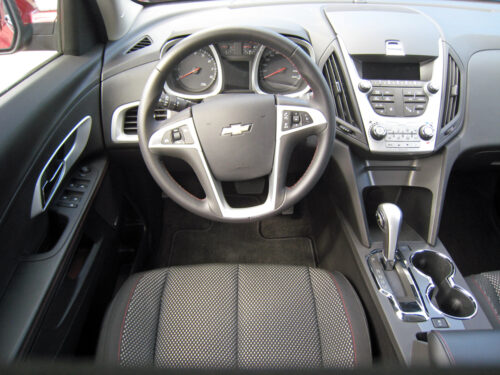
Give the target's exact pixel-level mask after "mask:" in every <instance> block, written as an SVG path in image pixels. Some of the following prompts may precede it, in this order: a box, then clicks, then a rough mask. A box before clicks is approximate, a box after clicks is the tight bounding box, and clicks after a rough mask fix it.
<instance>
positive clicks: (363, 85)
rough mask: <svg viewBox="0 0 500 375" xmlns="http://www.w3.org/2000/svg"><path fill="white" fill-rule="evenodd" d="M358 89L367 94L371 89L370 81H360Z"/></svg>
mask: <svg viewBox="0 0 500 375" xmlns="http://www.w3.org/2000/svg"><path fill="white" fill-rule="evenodd" d="M358 89H359V91H361V92H365V93H366V92H369V91H370V90H371V89H372V83H371V82H370V81H367V80H366V79H364V80H362V81H361V82H359V84H358Z"/></svg>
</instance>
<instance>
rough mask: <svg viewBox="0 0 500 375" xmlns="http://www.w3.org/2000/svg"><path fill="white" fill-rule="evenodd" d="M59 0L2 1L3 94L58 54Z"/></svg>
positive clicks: (0, 70)
mask: <svg viewBox="0 0 500 375" xmlns="http://www.w3.org/2000/svg"><path fill="white" fill-rule="evenodd" d="M57 18H58V14H57V0H0V95H1V94H3V93H4V92H5V91H7V90H8V89H9V88H10V87H12V86H13V85H15V84H16V83H18V82H19V81H21V80H22V79H24V78H25V77H26V76H28V75H29V74H31V73H32V72H33V71H35V70H36V69H38V68H39V67H40V66H42V65H44V64H45V63H46V62H47V61H50V60H51V59H52V58H54V57H55V56H57V55H58V53H59V52H58V43H59V41H58V32H57Z"/></svg>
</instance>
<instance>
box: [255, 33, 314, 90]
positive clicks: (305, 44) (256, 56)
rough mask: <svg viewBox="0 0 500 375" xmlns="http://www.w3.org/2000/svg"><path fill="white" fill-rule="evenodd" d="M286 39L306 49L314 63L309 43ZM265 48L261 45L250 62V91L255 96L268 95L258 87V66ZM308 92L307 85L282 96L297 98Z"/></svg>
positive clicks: (312, 50) (311, 47)
mask: <svg viewBox="0 0 500 375" xmlns="http://www.w3.org/2000/svg"><path fill="white" fill-rule="evenodd" d="M288 39H290V40H291V41H293V42H294V43H296V44H298V45H300V46H303V47H306V48H307V51H308V53H309V56H310V57H311V59H312V60H313V61H316V57H315V54H314V48H313V46H312V45H311V44H310V43H308V42H306V41H305V40H303V39H299V38H293V37H289V38H288ZM266 48H267V47H266V46H264V45H261V46H260V47H259V50H258V51H257V53H256V54H255V58H254V59H253V61H252V68H251V72H250V76H251V79H250V90H252V91H254V92H256V93H257V94H269V93H268V92H265V91H263V90H262V89H261V88H260V86H259V65H260V60H261V58H262V54H263V53H264V51H265V49H266ZM309 91H311V88H310V87H309V86H308V85H306V87H305V88H304V89H302V90H300V91H297V92H292V93H289V94H284V95H283V96H288V97H290V98H298V97H301V96H303V95H305V94H307V93H308V92H309Z"/></svg>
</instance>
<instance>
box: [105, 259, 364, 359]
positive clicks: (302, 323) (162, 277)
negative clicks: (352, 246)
mask: <svg viewBox="0 0 500 375" xmlns="http://www.w3.org/2000/svg"><path fill="white" fill-rule="evenodd" d="M97 358H98V360H99V361H105V362H106V363H114V364H119V365H123V366H156V367H164V368H212V369H213V368H226V369H252V368H253V369H255V368H268V369H269V368H311V367H312V368H335V367H354V366H360V365H363V366H367V365H369V364H370V363H371V348H370V340H369V335H368V328H367V323H366V318H365V314H364V312H363V308H362V306H361V303H360V301H359V298H358V296H357V295H356V293H355V291H354V289H353V288H352V286H351V285H350V284H349V282H348V281H347V279H346V278H345V277H344V276H343V275H342V274H340V273H338V272H333V273H330V272H327V271H323V270H320V269H317V268H310V267H301V266H285V265H231V264H213V265H193V266H182V267H171V268H165V269H159V270H154V271H149V272H145V273H141V274H136V275H133V276H131V277H130V278H129V279H128V280H127V281H126V282H125V283H124V285H123V286H122V288H121V289H120V290H119V292H118V293H117V295H116V296H115V298H114V300H113V302H112V303H111V305H110V306H109V308H108V311H107V314H106V317H105V319H104V322H103V326H102V329H101V336H100V340H99V345H98V350H97Z"/></svg>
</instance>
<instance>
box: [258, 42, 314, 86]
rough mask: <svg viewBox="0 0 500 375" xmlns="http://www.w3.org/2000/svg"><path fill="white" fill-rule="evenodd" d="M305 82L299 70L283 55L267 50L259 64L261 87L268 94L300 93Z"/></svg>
mask: <svg viewBox="0 0 500 375" xmlns="http://www.w3.org/2000/svg"><path fill="white" fill-rule="evenodd" d="M305 85H306V84H305V82H304V80H303V79H302V76H301V75H300V73H299V72H298V70H297V69H296V68H295V67H294V66H293V65H292V64H291V63H290V61H288V60H287V59H286V58H285V57H284V56H283V55H282V54H280V53H278V52H275V51H273V50H270V49H268V48H266V50H265V51H264V52H263V54H262V58H261V59H260V63H259V87H260V88H261V90H262V91H264V92H267V93H279V94H287V93H291V92H297V91H300V90H301V89H303V88H304V87H305Z"/></svg>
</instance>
